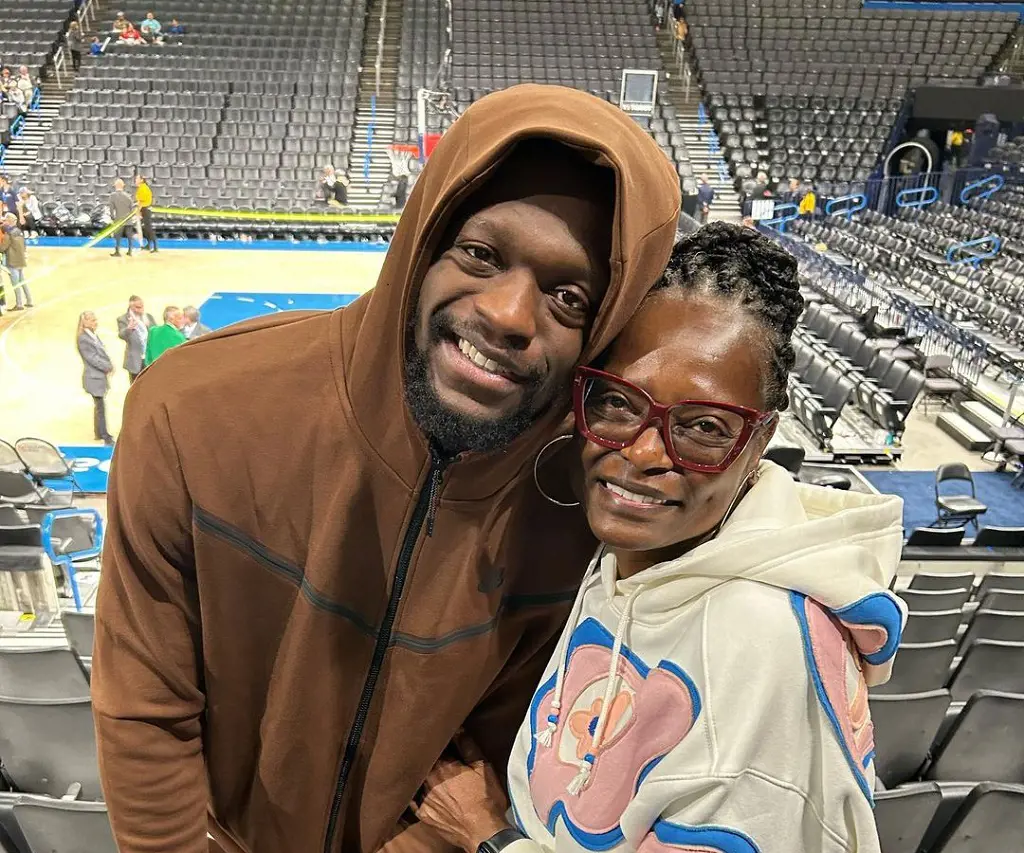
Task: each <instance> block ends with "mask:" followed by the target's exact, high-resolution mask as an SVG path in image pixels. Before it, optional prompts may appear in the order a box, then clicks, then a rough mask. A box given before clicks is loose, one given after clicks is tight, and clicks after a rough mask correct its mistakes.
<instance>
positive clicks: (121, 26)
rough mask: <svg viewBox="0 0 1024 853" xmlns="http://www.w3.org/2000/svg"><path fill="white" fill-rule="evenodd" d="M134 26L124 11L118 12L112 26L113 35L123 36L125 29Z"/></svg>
mask: <svg viewBox="0 0 1024 853" xmlns="http://www.w3.org/2000/svg"><path fill="white" fill-rule="evenodd" d="M131 26H132V22H131V21H129V20H128V18H127V17H126V16H125V14H124V12H118V13H117V15H116V16H115V17H114V24H113V26H111V28H110V32H111V33H112V34H113V35H116V36H121V35H122V34H123V33H124V32H125V30H127V29H129V28H130V27H131Z"/></svg>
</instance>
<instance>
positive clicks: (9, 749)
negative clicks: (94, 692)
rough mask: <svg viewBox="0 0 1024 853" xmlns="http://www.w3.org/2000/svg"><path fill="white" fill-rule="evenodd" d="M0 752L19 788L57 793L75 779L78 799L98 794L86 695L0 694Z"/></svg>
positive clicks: (98, 781)
mask: <svg viewBox="0 0 1024 853" xmlns="http://www.w3.org/2000/svg"><path fill="white" fill-rule="evenodd" d="M0 755H3V757H4V769H5V770H6V771H7V775H8V776H9V777H10V778H11V780H12V781H13V782H14V784H15V785H16V786H17V788H18V790H20V791H24V792H25V793H32V794H47V795H49V796H51V797H62V796H64V795H65V794H66V793H67V791H68V789H69V788H70V787H71V786H72V785H73V784H74V783H76V782H78V783H80V784H81V786H82V790H81V797H82V799H86V800H101V799H102V798H103V792H102V789H101V788H100V779H99V768H98V767H97V764H96V736H95V733H94V729H93V721H92V706H91V704H90V702H89V698H88V696H83V697H81V698H79V699H62V700H46V699H12V698H10V697H8V696H0Z"/></svg>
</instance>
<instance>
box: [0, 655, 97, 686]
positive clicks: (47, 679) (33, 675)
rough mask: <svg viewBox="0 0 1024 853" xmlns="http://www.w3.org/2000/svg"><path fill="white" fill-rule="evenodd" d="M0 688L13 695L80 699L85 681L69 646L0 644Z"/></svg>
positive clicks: (87, 684) (86, 682)
mask: <svg viewBox="0 0 1024 853" xmlns="http://www.w3.org/2000/svg"><path fill="white" fill-rule="evenodd" d="M0 690H3V692H4V694H5V695H7V696H10V697H12V698H15V699H80V698H81V697H83V696H87V695H89V682H88V681H87V680H86V678H85V675H84V673H83V671H82V668H81V667H80V666H79V664H78V661H77V660H76V658H75V655H74V653H73V652H72V651H71V650H70V649H16V650H15V649H4V648H0Z"/></svg>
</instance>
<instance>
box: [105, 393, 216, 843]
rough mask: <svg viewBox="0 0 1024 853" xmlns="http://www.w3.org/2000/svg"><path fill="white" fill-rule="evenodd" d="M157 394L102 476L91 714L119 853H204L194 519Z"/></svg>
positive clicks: (131, 424) (131, 409) (144, 401)
mask: <svg viewBox="0 0 1024 853" xmlns="http://www.w3.org/2000/svg"><path fill="white" fill-rule="evenodd" d="M151 389H152V390H151ZM158 393H159V384H158V383H153V382H151V381H150V382H148V383H147V381H146V379H145V378H143V379H142V380H141V381H140V382H138V383H136V384H135V386H133V388H132V391H131V393H130V394H129V395H128V403H127V408H126V412H125V419H124V428H123V429H122V431H121V434H120V436H119V437H118V441H117V450H116V453H115V458H114V464H113V466H112V468H111V479H110V493H109V497H108V504H107V506H108V516H107V518H108V521H107V530H106V537H105V543H104V551H103V573H102V576H101V579H100V588H99V597H98V603H97V608H96V639H95V648H94V651H93V670H92V697H93V711H94V716H95V721H96V734H97V748H98V755H99V763H100V776H101V779H102V782H103V791H104V795H105V799H106V802H107V807H108V809H109V811H110V820H111V824H112V827H113V831H114V837H115V839H116V840H117V846H118V849H119V850H120V851H121V853H156V851H168V850H173V851H175V853H207V851H208V847H207V837H206V831H207V824H206V821H207V817H206V815H207V802H208V799H209V796H208V789H207V781H206V770H205V765H204V761H203V752H202V731H201V718H202V714H203V710H204V707H205V697H204V695H203V690H202V687H201V682H200V679H201V675H200V669H199V661H200V660H201V656H202V650H201V640H200V636H201V630H200V618H199V603H198V594H197V587H196V576H195V560H194V554H193V543H192V533H191V517H192V508H191V502H190V498H189V495H188V492H187V490H186V487H185V482H184V477H183V475H182V470H181V464H180V462H179V458H178V453H177V448H176V447H175V441H174V436H173V433H172V430H171V427H170V424H169V422H168V417H167V412H166V410H165V409H164V406H163V404H162V403H161V402H160V400H159V398H158V397H157V396H156V395H157V394H158Z"/></svg>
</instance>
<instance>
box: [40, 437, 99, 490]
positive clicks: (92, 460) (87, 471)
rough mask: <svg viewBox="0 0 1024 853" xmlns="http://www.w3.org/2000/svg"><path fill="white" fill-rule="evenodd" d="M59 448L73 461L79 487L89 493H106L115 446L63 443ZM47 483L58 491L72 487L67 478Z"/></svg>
mask: <svg viewBox="0 0 1024 853" xmlns="http://www.w3.org/2000/svg"><path fill="white" fill-rule="evenodd" d="M57 449H58V450H60V452H61V453H62V454H64V458H65V459H67V460H68V462H69V463H71V469H72V470H73V471H74V472H75V482H77V483H78V488H80V489H81V490H82V491H83V492H88V493H89V494H96V495H102V494H106V491H107V473H108V472H109V471H110V457H111V456H113V454H114V448H113V447H107V446H105V445H102V444H99V445H88V444H72V445H68V444H62V445H61V446H60V447H59V448H57ZM46 485H47V486H49V487H50V488H51V489H55V490H57V491H67V490H68V489H70V488H71V484H70V483H69V482H68V481H67V480H48V481H47V482H46Z"/></svg>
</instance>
